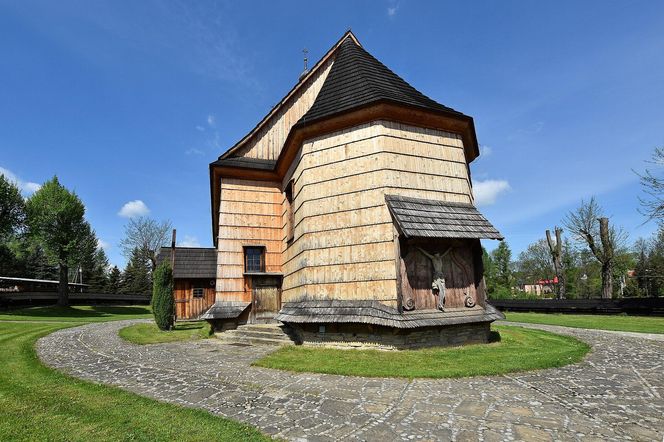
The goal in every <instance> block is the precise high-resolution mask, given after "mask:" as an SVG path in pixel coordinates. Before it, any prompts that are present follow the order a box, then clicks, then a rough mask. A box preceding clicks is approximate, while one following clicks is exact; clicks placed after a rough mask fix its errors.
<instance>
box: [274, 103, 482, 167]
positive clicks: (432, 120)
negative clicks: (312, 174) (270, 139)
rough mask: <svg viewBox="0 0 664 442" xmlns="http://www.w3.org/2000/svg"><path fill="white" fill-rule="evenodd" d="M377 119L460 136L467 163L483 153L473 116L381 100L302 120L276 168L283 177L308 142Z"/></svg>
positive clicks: (293, 129)
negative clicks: (311, 119)
mask: <svg viewBox="0 0 664 442" xmlns="http://www.w3.org/2000/svg"><path fill="white" fill-rule="evenodd" d="M375 120H389V121H398V122H399V123H406V124H411V125H413V126H418V127H425V128H430V129H438V130H444V131H448V132H453V133H457V134H459V135H461V138H462V140H463V145H464V151H465V156H466V161H467V163H468V164H470V163H471V162H472V161H473V160H474V159H475V158H477V157H478V156H479V154H480V151H479V145H478V143H477V135H476V133H475V124H474V122H473V118H472V117H469V116H467V115H464V114H460V113H456V112H452V111H450V112H446V111H443V110H440V111H438V110H431V109H425V108H421V107H417V106H411V105H407V104H403V103H397V102H392V101H387V100H381V101H376V102H373V103H369V104H367V105H366V106H362V107H359V108H355V109H352V110H348V111H343V112H340V113H338V114H336V115H331V116H329V117H326V118H323V119H320V120H315V121H300V122H298V123H297V124H295V126H293V128H292V129H291V131H290V133H289V134H288V137H287V138H286V141H285V143H284V147H283V149H282V150H281V154H280V155H279V158H278V159H277V164H276V166H275V170H276V172H277V174H278V175H279V176H281V177H283V176H284V174H285V173H286V171H287V170H288V168H289V167H290V164H291V162H292V160H293V159H294V158H295V155H296V154H297V151H298V149H299V148H300V146H301V145H302V143H303V142H304V141H305V140H307V139H311V138H314V137H317V136H320V135H324V134H326V133H330V132H335V131H338V130H342V129H345V128H348V127H353V126H357V125H359V124H363V123H367V122H370V121H375Z"/></svg>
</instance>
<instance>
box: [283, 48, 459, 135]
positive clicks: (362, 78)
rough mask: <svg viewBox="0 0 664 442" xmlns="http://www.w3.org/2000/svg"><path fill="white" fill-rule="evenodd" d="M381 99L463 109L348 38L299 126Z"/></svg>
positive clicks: (430, 107)
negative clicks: (415, 83) (437, 96)
mask: <svg viewBox="0 0 664 442" xmlns="http://www.w3.org/2000/svg"><path fill="white" fill-rule="evenodd" d="M378 101H390V102H394V103H397V104H405V105H409V106H415V107H419V108H422V109H425V110H434V111H442V112H445V113H451V114H455V115H458V116H465V115H464V114H463V113H461V112H459V111H456V110H454V109H452V108H450V107H447V106H445V105H442V104H440V103H438V102H437V101H435V100H433V99H431V98H429V97H427V96H426V95H424V94H423V93H421V92H420V91H418V90H417V89H415V88H414V87H413V86H411V85H410V84H409V83H408V82H407V81H406V80H404V79H403V78H401V77H400V76H398V75H397V74H395V73H394V72H393V71H392V70H390V69H389V68H388V67H387V66H385V65H384V64H383V63H381V62H380V61H379V60H378V59H377V58H375V57H374V56H373V55H371V54H370V53H369V52H367V51H366V50H365V49H364V48H363V47H361V46H359V45H357V44H354V42H353V41H351V40H350V39H344V40H343V41H342V43H341V44H340V45H339V47H338V49H337V51H336V55H335V58H334V64H333V65H332V68H331V69H330V72H329V74H328V75H327V78H326V79H325V82H324V83H323V86H322V87H321V90H320V92H319V93H318V96H317V97H316V100H315V101H314V104H313V105H312V106H311V108H309V110H308V111H307V112H306V113H305V114H304V115H303V116H302V118H300V120H299V121H298V122H297V123H296V124H295V126H302V125H304V124H308V123H311V122H313V121H317V120H321V119H323V118H327V117H330V116H332V115H336V114H339V113H342V112H346V111H349V110H351V109H356V108H359V107H363V106H366V105H369V104H372V103H375V102H378Z"/></svg>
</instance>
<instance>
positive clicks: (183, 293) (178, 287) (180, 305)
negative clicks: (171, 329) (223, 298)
mask: <svg viewBox="0 0 664 442" xmlns="http://www.w3.org/2000/svg"><path fill="white" fill-rule="evenodd" d="M194 288H202V289H203V296H202V297H194V293H193V292H194V290H193V289H194ZM173 292H174V296H175V318H176V320H178V319H196V318H198V317H199V316H200V315H202V314H203V313H205V311H206V310H208V309H209V308H210V307H211V306H212V304H214V298H215V293H214V292H215V286H214V279H175V281H174V288H173Z"/></svg>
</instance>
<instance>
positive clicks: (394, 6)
mask: <svg viewBox="0 0 664 442" xmlns="http://www.w3.org/2000/svg"><path fill="white" fill-rule="evenodd" d="M388 4H389V6H388V7H387V16H388V17H390V18H394V17H395V16H396V15H397V11H399V4H398V3H397V2H395V1H390V2H389V3H388Z"/></svg>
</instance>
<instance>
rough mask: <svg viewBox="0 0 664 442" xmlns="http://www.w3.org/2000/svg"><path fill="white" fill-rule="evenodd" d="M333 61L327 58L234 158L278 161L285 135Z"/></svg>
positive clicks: (309, 103) (311, 99) (308, 104)
mask: <svg viewBox="0 0 664 442" xmlns="http://www.w3.org/2000/svg"><path fill="white" fill-rule="evenodd" d="M332 64H333V60H332V59H331V58H330V60H328V61H327V62H326V64H325V65H323V66H321V67H320V69H319V70H318V71H317V72H316V73H315V74H314V75H313V76H312V77H311V78H309V79H308V80H307V84H305V85H303V86H302V87H301V88H300V90H299V91H298V92H297V93H296V94H294V95H293V96H292V97H290V99H289V100H288V102H287V103H286V104H285V105H284V106H283V107H282V108H281V109H280V110H279V112H277V113H276V114H275V115H273V116H272V117H271V118H270V119H269V120H268V121H267V122H266V124H265V126H264V127H262V128H261V129H260V130H259V131H258V132H257V133H256V134H255V135H254V136H253V137H252V139H251V140H249V141H248V142H247V145H246V146H244V147H243V148H242V149H240V150H238V151H237V152H236V155H237V156H243V157H248V158H261V159H265V160H276V159H277V158H278V157H279V153H280V152H281V148H282V147H283V144H284V141H286V137H288V133H289V132H290V130H291V128H292V127H293V125H294V124H295V123H297V122H298V120H299V119H300V118H302V116H303V115H304V114H306V113H307V111H308V110H309V109H310V108H311V106H312V105H313V104H314V101H315V100H316V96H317V95H318V93H319V92H320V89H321V87H322V86H323V83H324V82H325V79H326V78H327V74H328V73H329V72H330V68H331V67H332Z"/></svg>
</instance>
